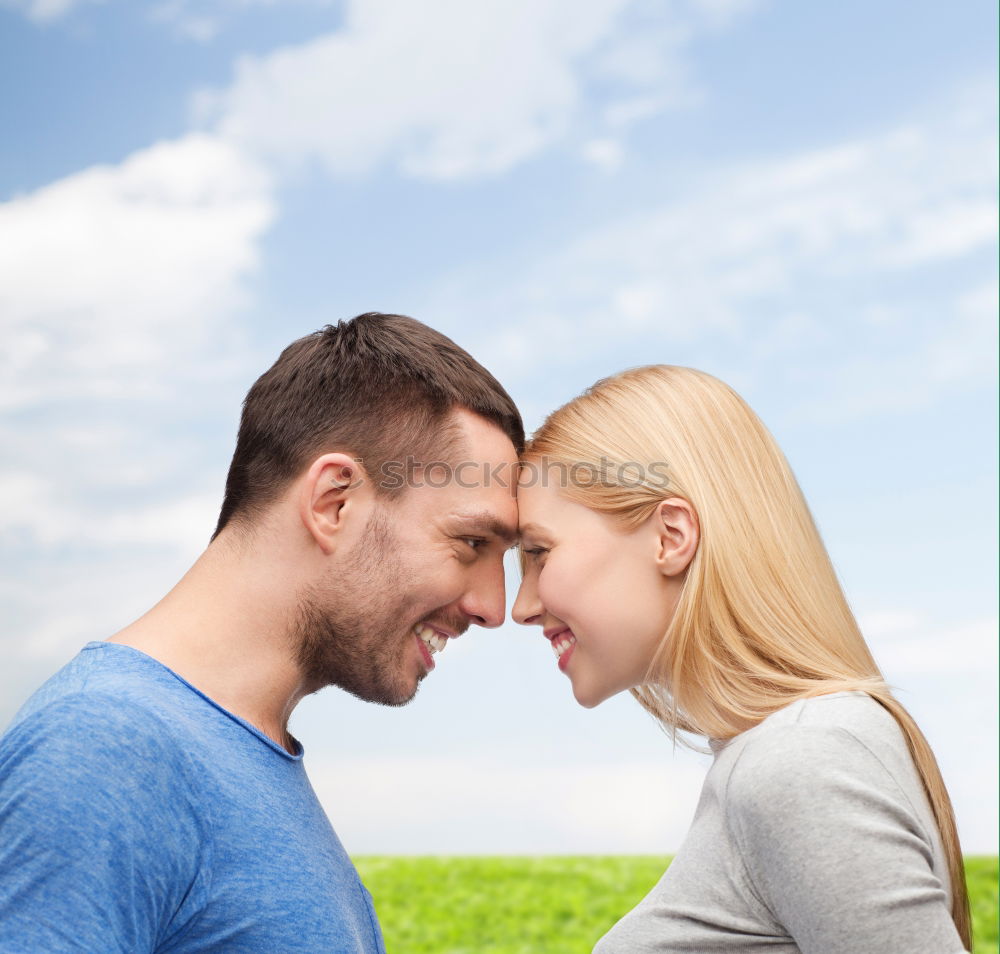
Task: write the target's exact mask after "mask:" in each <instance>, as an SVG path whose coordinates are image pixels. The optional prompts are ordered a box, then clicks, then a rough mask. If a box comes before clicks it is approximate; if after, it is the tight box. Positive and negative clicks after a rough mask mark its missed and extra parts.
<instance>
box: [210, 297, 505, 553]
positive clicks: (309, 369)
mask: <svg viewBox="0 0 1000 954" xmlns="http://www.w3.org/2000/svg"><path fill="white" fill-rule="evenodd" d="M456 407H464V408H468V409H469V410H470V411H473V412H474V413H476V414H478V415H480V416H481V417H483V418H485V419H486V420H488V421H491V422H493V423H494V424H496V426H497V427H499V428H500V429H501V430H502V431H503V432H504V433H505V434H506V435H507V436H508V437H509V438H510V440H511V442H512V443H513V445H514V448H515V450H516V451H517V453H518V454H520V453H521V451H522V450H523V449H524V426H523V424H522V423H521V415H520V414H519V413H518V410H517V407H516V406H515V405H514V402H513V401H512V400H511V398H510V395H508V394H507V392H506V391H505V390H504V389H503V387H501V385H500V383H499V382H498V381H497V380H496V378H494V377H493V375H492V374H490V372H489V371H487V370H486V369H485V368H484V367H483V366H482V365H481V364H479V362H478V361H476V360H475V359H474V358H473V357H472V355H470V354H469V353H468V352H467V351H465V350H464V349H462V348H460V347H459V346H458V345H457V344H455V342H453V341H452V340H451V339H450V338H448V337H446V336H445V335H443V334H441V333H440V332H439V331H435V330H434V329H433V328H429V327H428V326H427V325H425V324H422V323H421V322H419V321H416V320H415V319H413V318H408V317H406V316H405V315H385V314H380V313H378V312H368V313H367V314H364V315H358V316H357V317H356V318H352V319H351V320H350V321H341V322H339V323H338V324H336V325H327V326H326V327H325V328H323V329H321V330H320V331H316V332H313V333H312V334H310V335H306V336H305V337H304V338H299V340H298V341H294V342H293V343H292V344H290V345H289V346H288V347H287V348H285V350H284V351H283V352H282V353H281V356H280V357H279V358H278V360H277V361H275V363H274V365H273V366H272V367H271V368H270V369H269V370H268V371H265V372H264V374H262V375H261V376H260V377H259V378H258V379H257V381H256V382H255V383H254V385H253V387H251V388H250V390H249V392H248V393H247V396H246V399H245V400H244V402H243V414H242V417H241V418H240V429H239V434H238V437H237V440H236V451H235V452H234V454H233V460H232V463H231V464H230V465H229V475H228V477H227V478H226V496H225V499H224V501H223V504H222V511H221V513H220V514H219V523H218V525H217V526H216V528H215V533H214V534H212V538H213V539H215V537H216V536H218V534H219V533H220V531H221V530H222V528H223V527H225V526H226V524H228V523H229V522H230V521H231V520H233V519H234V518H235V519H236V520H237V521H239V522H240V523H250V522H252V521H253V520H254V518H255V517H256V516H257V515H259V513H260V512H261V511H262V510H263V509H264V508H265V507H266V506H267V505H268V504H270V503H271V502H272V501H274V500H275V499H276V498H277V497H278V496H279V495H280V494H281V492H282V491H283V490H284V488H285V487H286V486H287V485H288V483H289V482H290V481H291V480H292V479H294V478H295V477H296V476H298V475H299V474H300V473H301V472H302V470H303V469H304V468H305V467H306V466H307V465H308V464H309V463H310V462H311V461H312V460H314V459H315V458H316V457H318V456H320V455H321V454H324V453H328V452H330V451H334V450H337V451H342V452H343V453H346V454H350V455H351V456H352V457H355V458H357V459H359V460H361V461H362V465H363V466H364V468H365V470H366V471H367V473H368V474H369V476H370V478H371V479H373V480H374V481H375V487H376V491H377V492H379V493H382V494H386V495H390V494H394V493H399V492H400V491H401V490H402V487H403V486H404V484H403V483H402V482H401V481H396V482H395V484H392V483H389V482H384V481H381V480H379V474H380V473H383V472H384V470H383V468H385V466H386V465H387V464H389V463H391V462H395V461H403V460H404V459H406V458H410V459H415V460H417V461H422V462H424V463H428V462H430V461H431V460H436V459H442V458H444V457H446V455H449V454H450V453H451V452H453V451H454V450H455V447H454V442H453V439H452V438H453V431H452V430H451V429H449V427H448V426H447V425H448V422H447V421H446V418H447V416H448V414H449V413H450V412H451V411H452V410H453V409H454V408H456Z"/></svg>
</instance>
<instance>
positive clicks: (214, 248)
mask: <svg viewBox="0 0 1000 954" xmlns="http://www.w3.org/2000/svg"><path fill="white" fill-rule="evenodd" d="M996 19H997V12H996V9H995V5H994V4H992V3H986V2H979V0H955V2H953V3H950V4H947V5H942V4H941V3H938V2H935V3H931V2H925V0H905V2H904V0H883V2H880V3H878V4H872V3H870V2H860V0H844V2H841V3H837V4H821V3H802V2H799V3H792V2H788V0H785V2H781V0H672V2H667V0H660V2H646V0H572V2H570V0H502V2H500V0H479V2H476V3H466V2H460V0H425V2H422V3H407V2H404V0H347V2H339V3H338V2H327V0H155V2H146V3H141V2H140V3H137V2H132V3H126V2H124V0H0V91H2V92H0V129H2V130H3V133H2V136H3V139H2V142H3V148H2V149H0V328H2V347H0V561H2V563H0V619H2V620H3V626H2V627H0V648H2V651H3V658H4V661H5V664H4V666H3V667H2V668H0V724H6V723H7V722H8V721H9V719H10V718H11V717H12V716H13V715H14V713H15V712H16V710H17V708H18V707H19V706H20V705H21V703H22V702H23V701H24V700H25V699H26V698H27V697H28V696H29V695H30V693H31V692H32V691H33V690H34V689H35V688H36V687H37V686H38V685H39V684H40V683H41V682H42V681H44V679H46V678H47V677H48V676H49V675H51V674H52V673H53V672H55V671H56V670H57V669H58V668H59V667H60V666H62V665H63V664H64V663H65V662H67V661H68V660H69V659H71V658H72V657H73V656H74V655H75V654H76V652H77V651H78V650H79V649H80V647H81V646H83V645H84V644H85V643H86V642H88V641H89V640H94V639H104V638H107V637H108V636H110V635H111V634H112V633H114V632H115V631H116V630H118V629H120V628H121V627H122V626H124V625H126V624H127V623H128V622H130V621H131V620H133V619H134V618H136V617H137V616H139V615H141V613H143V612H144V611H145V610H146V609H147V608H149V607H150V606H151V605H152V604H153V603H155V602H156V601H157V600H158V599H159V598H160V597H161V596H162V595H163V594H164V593H165V592H166V591H167V590H168V589H169V588H170V587H171V586H172V585H173V584H174V583H175V582H176V580H177V579H179V578H180V576H181V575H182V574H183V573H184V571H185V570H186V569H187V567H188V566H189V565H190V564H191V563H192V562H193V561H194V560H195V559H196V558H197V556H198V554H199V553H200V552H201V551H202V550H203V549H204V547H205V545H206V544H207V542H208V538H209V536H210V534H211V531H212V529H213V528H214V525H215V520H216V517H217V514H218V508H219V505H220V503H221V497H222V490H223V486H224V481H225V474H226V470H227V467H228V463H229V458H230V456H231V453H232V449H233V444H234V437H235V432H236V426H237V422H238V419H239V410H240V402H241V401H242V399H243V396H244V394H245V393H246V390H247V389H248V387H249V386H250V384H252V383H253V381H254V380H255V379H256V377H257V376H258V375H259V374H261V373H262V372H263V371H264V370H266V368H267V367H269V366H270V364H271V363H272V362H273V361H274V360H275V358H276V357H277V355H278V354H279V353H280V351H281V349H282V348H283V347H284V346H285V345H287V344H288V343H289V342H291V341H292V340H294V339H295V338H298V337H300V336H301V335H304V334H307V333H308V332H311V331H313V330H315V329H316V328H319V327H322V326H323V325H325V324H327V323H330V322H333V323H335V322H336V321H338V320H341V319H345V318H349V317H351V316H353V315H355V314H358V313H361V312H365V311H371V310H380V311H393V312H402V313H404V314H410V315H413V316H414V317H417V318H420V319H421V320H423V321H425V322H427V323H428V324H430V325H432V326H434V327H435V328H438V329H439V330H441V331H443V332H444V333H446V334H448V335H449V336H451V337H452V338H454V340H455V341H457V342H458V343H459V344H461V345H462V346H463V347H465V348H467V349H468V350H469V351H470V352H472V354H474V355H475V356H476V357H477V358H478V359H479V360H480V361H481V362H482V363H483V364H485V365H486V366H487V367H488V368H489V369H490V370H491V371H493V372H494V373H495V374H496V375H497V376H498V377H499V378H500V380H501V381H502V382H503V383H504V385H505V386H506V387H507V389H508V390H509V391H510V393H511V395H512V396H513V397H514V399H515V400H516V401H517V402H518V404H519V406H520V407H521V408H522V411H523V413H524V417H525V423H526V425H527V427H528V429H529V430H531V429H533V428H534V427H537V426H538V425H539V424H540V423H541V421H542V419H543V418H544V416H545V414H546V413H547V412H548V411H550V410H552V409H553V408H555V407H557V406H558V405H560V404H562V403H563V402H565V401H567V400H569V399H570V398H572V397H573V396H574V395H576V394H578V393H579V392H580V391H581V390H582V389H583V388H585V387H587V386H588V385H589V384H591V383H593V381H595V380H596V379H598V378H600V377H603V376H605V375H608V374H611V373H614V372H615V371H618V370H621V369H623V368H626V367H631V366H635V365H640V364H649V363H666V364H679V365H689V366H692V367H697V368H701V369H703V370H705V371H708V372H710V373H712V374H714V375H716V376H718V377H720V378H722V379H723V380H725V381H726V382H728V383H729V384H731V385H732V386H733V387H735V388H736V389H737V390H738V391H739V392H740V393H741V394H742V395H743V396H744V397H745V398H746V399H747V401H748V402H749V403H750V405H751V406H752V407H753V408H754V409H755V410H756V411H757V413H758V414H759V415H760V416H761V418H762V419H763V420H764V422H765V424H766V425H767V426H768V427H769V428H770V430H771V431H772V433H773V434H774V435H775V437H776V438H777V439H778V441H779V443H780V444H781V446H782V448H783V449H784V451H785V454H786V456H787V457H788V459H789V461H790V463H791V465H792V467H793V469H794V471H795V473H796V476H797V478H798V480H799V482H800V484H801V486H802V488H803V491H804V492H805V495H806V498H807V500H808V501H809V503H810V506H811V507H812V510H813V513H814V516H815V517H816V520H817V523H818V525H819V527H820V530H821V532H822V535H823V538H824V541H825V543H826V545H827V547H828V549H829V551H830V553H831V556H832V558H833V561H834V564H835V566H836V568H837V571H838V573H839V575H840V578H841V581H842V583H843V586H844V589H845V592H846V594H847V597H848V599H849V601H850V603H851V606H852V608H853V609H854V612H855V613H856V615H857V617H858V619H859V621H860V623H861V626H862V629H863V631H864V633H865V635H866V638H867V639H868V641H869V644H870V645H871V647H872V650H873V652H874V653H875V656H876V658H877V660H878V661H879V663H880V665H881V666H882V668H883V670H884V672H885V674H886V677H887V679H888V680H889V682H890V683H891V684H892V685H894V686H895V687H897V689H898V694H899V696H900V698H901V699H902V700H903V702H904V704H905V705H906V706H907V707H908V708H909V709H910V710H911V712H912V713H913V714H914V716H915V717H916V718H917V720H918V722H919V723H920V725H921V727H922V728H923V729H924V731H925V733H926V734H927V736H928V738H929V740H930V742H931V744H932V746H933V747H934V749H935V751H936V753H937V756H938V760H939V762H940V764H941V768H942V771H943V773H944V776H945V780H946V782H947V784H948V786H949V789H950V791H951V794H952V798H953V801H954V804H955V809H956V813H957V817H958V825H959V832H960V835H961V837H962V840H963V846H964V848H965V850H966V851H967V852H970V853H990V854H995V853H996V851H997V808H996V806H997V803H998V791H997V749H998V739H997V724H998V707H997V669H998V660H997V600H996V595H997V590H996V581H997V558H996V552H997V391H996V384H997V309H998V291H997V255H998V249H997V219H998V215H997V122H996V119H997V78H996V77H997V49H996V37H997V22H996ZM516 583H517V571H516V568H515V566H514V564H513V562H512V563H511V564H510V566H509V568H508V591H509V596H510V597H512V596H513V591H514V589H515V588H516ZM290 728H291V730H292V732H293V733H294V734H295V735H296V737H297V738H299V739H300V740H301V741H302V742H303V744H304V746H305V750H306V765H307V769H308V771H309V773H310V776H311V778H312V779H313V784H314V787H315V788H316V791H317V793H318V795H319V796H320V798H321V800H322V801H323V804H324V806H325V807H326V809H327V811H328V813H329V815H330V816H331V819H332V820H333V822H334V825H335V827H336V828H337V831H338V833H339V834H340V836H341V838H342V840H343V841H344V843H345V845H346V847H347V848H348V850H349V851H351V852H352V853H354V854H370V853H386V854H393V853H427V854H431V853H518V854H521V853H523V854H536V853H571V854H583V853H604V852H611V853H633V852H635V853H647V854H662V853H669V852H672V851H675V850H676V849H677V848H678V847H679V846H680V844H681V840H682V839H683V835H684V832H685V830H686V828H687V825H688V824H689V822H690V819H691V815H692V813H693V811H694V806H695V804H696V801H697V795H698V791H699V788H700V785H701V782H702V779H703V778H704V773H705V771H706V768H707V766H708V764H709V757H708V756H705V755H702V754H698V753H692V752H688V751H686V750H683V749H680V748H677V749H675V748H674V746H673V745H672V743H671V741H670V739H669V738H668V737H667V736H666V735H665V734H663V733H662V732H661V731H660V730H659V728H658V727H657V726H656V725H655V723H654V722H653V721H652V719H651V718H650V717H649V716H648V715H646V714H645V713H644V712H643V711H642V710H640V709H639V707H638V705H637V704H636V703H635V702H634V701H633V700H632V699H631V697H629V696H627V695H626V696H620V697H616V698H614V699H612V700H609V701H608V702H607V703H605V704H603V705H601V706H599V707H598V708H596V709H593V710H584V709H582V708H580V707H578V706H577V705H576V703H575V702H574V700H573V697H572V694H571V691H570V687H569V684H568V682H567V680H566V678H565V677H564V676H563V675H562V674H561V673H560V672H559V671H558V670H557V669H556V666H555V661H554V658H553V656H552V653H551V651H550V650H549V647H548V645H547V644H545V643H544V641H543V640H542V639H541V638H540V634H539V633H538V631H537V628H532V629H525V628H522V627H518V626H516V625H514V624H513V623H511V622H509V621H508V622H507V623H506V624H505V625H504V626H503V627H501V628H499V629H496V630H488V631H487V630H477V629H472V630H470V631H469V633H468V634H467V635H466V636H464V637H463V638H462V639H461V640H458V641H456V643H455V644H454V646H450V647H449V649H448V651H447V653H446V654H444V655H443V656H439V657H438V667H437V669H436V670H435V671H434V673H433V674H432V675H431V676H430V677H429V678H428V679H427V680H426V681H425V683H424V684H423V686H422V688H421V690H420V692H419V694H418V696H417V697H416V699H415V700H414V701H413V702H412V703H411V704H410V705H408V706H406V707H404V708H401V709H386V708H380V707H377V706H373V705H368V704H364V703H361V702H359V701H357V700H355V699H353V698H352V697H350V696H348V695H346V694H344V693H341V692H339V691H337V690H334V689H327V690H324V691H322V692H320V693H318V694H316V695H315V696H312V697H309V698H308V699H306V700H305V701H304V702H303V703H302V704H301V705H300V706H299V708H298V709H297V710H296V712H295V713H294V715H293V717H292V722H291V726H290Z"/></svg>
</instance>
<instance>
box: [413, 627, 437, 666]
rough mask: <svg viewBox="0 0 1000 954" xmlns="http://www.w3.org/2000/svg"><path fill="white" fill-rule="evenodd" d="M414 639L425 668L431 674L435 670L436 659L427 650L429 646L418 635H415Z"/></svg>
mask: <svg viewBox="0 0 1000 954" xmlns="http://www.w3.org/2000/svg"><path fill="white" fill-rule="evenodd" d="M413 639H414V641H415V642H416V644H417V647H418V648H419V650H420V658H421V659H422V660H423V663H424V668H425V669H426V670H427V671H428V672H430V671H431V670H432V669H433V668H434V665H435V664H434V657H433V656H432V655H431V651H430V650H429V649H428V648H427V644H426V643H425V642H424V641H423V640H422V639H421V638H420V637H419V636H418V635H417V634H416V633H414V634H413Z"/></svg>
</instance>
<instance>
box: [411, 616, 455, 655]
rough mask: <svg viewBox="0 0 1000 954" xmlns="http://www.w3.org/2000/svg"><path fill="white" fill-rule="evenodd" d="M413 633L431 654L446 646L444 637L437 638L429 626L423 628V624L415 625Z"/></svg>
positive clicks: (446, 641)
mask: <svg viewBox="0 0 1000 954" xmlns="http://www.w3.org/2000/svg"><path fill="white" fill-rule="evenodd" d="M413 632H415V633H416V634H417V635H418V636H419V637H420V638H421V639H422V640H423V641H424V645H425V646H426V647H427V648H428V649H429V650H430V651H431V652H432V653H439V652H441V650H442V649H444V647H445V646H446V645H447V643H448V640H447V639H445V638H444V636H439V635H438V634H437V633H436V632H435V631H434V630H433V629H431V628H430V626H424V624H423V623H417V625H416V626H414V627H413Z"/></svg>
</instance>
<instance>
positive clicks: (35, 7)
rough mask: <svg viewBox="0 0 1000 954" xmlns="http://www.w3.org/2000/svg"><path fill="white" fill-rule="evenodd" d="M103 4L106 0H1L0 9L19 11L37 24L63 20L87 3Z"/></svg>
mask: <svg viewBox="0 0 1000 954" xmlns="http://www.w3.org/2000/svg"><path fill="white" fill-rule="evenodd" d="M103 2H104V0H0V7H9V8H10V9H12V10H17V11H19V12H20V13H23V14H24V15H25V16H26V17H28V18H29V19H31V20H34V21H35V22H36V23H49V22H52V21H54V20H59V19H61V18H62V17H64V16H66V15H67V14H68V13H70V12H71V11H72V10H74V9H75V8H76V7H79V6H82V5H83V4H85V3H103Z"/></svg>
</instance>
